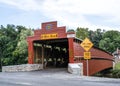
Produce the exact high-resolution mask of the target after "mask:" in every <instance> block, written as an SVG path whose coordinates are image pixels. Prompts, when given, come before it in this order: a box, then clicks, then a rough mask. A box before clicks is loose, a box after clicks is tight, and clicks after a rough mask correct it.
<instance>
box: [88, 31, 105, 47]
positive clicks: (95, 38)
mask: <svg viewBox="0 0 120 86" xmlns="http://www.w3.org/2000/svg"><path fill="white" fill-rule="evenodd" d="M103 33H104V31H102V30H101V29H97V30H96V31H92V30H90V31H89V38H90V40H91V41H92V42H93V43H94V46H96V47H99V42H100V40H101V39H102V35H103Z"/></svg>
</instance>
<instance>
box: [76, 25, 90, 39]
mask: <svg viewBox="0 0 120 86" xmlns="http://www.w3.org/2000/svg"><path fill="white" fill-rule="evenodd" d="M76 37H77V38H79V39H82V40H84V39H85V38H86V37H88V28H79V27H78V28H77V30H76Z"/></svg>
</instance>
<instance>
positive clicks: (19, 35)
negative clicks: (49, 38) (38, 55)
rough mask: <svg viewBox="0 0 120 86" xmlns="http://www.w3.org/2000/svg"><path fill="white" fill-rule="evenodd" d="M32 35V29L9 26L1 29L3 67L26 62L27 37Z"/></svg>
mask: <svg viewBox="0 0 120 86" xmlns="http://www.w3.org/2000/svg"><path fill="white" fill-rule="evenodd" d="M31 33H32V30H31V29H27V28H25V27H23V26H15V25H9V24H8V25H7V26H6V27H4V26H2V25H1V27H0V58H2V65H14V64H22V63H25V62H26V57H27V42H26V37H27V36H30V35H31Z"/></svg>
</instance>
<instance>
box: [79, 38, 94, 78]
mask: <svg viewBox="0 0 120 86" xmlns="http://www.w3.org/2000/svg"><path fill="white" fill-rule="evenodd" d="M80 45H81V47H82V48H83V49H84V50H85V51H87V52H84V59H86V68H87V76H89V61H88V60H89V59H91V52H88V51H89V50H90V49H91V48H92V46H93V43H92V42H91V41H90V40H89V39H88V38H85V39H84V40H83V42H82V43H81V44H80Z"/></svg>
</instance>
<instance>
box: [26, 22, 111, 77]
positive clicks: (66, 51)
mask: <svg viewBox="0 0 120 86" xmlns="http://www.w3.org/2000/svg"><path fill="white" fill-rule="evenodd" d="M27 42H28V63H29V64H43V65H46V67H67V66H68V63H80V62H81V63H83V74H84V75H86V74H87V72H86V60H84V59H83V52H84V50H83V48H82V47H81V46H80V44H81V42H82V40H80V39H78V38H76V37H75V33H74V32H66V27H65V26H62V27H58V26H57V21H53V22H45V23H42V25H41V29H38V30H34V36H30V37H28V38H27ZM90 52H91V55H92V56H91V59H90V60H89V61H88V62H89V65H88V66H89V75H93V74H95V73H97V72H99V71H102V70H105V69H108V68H112V66H113V56H112V55H111V54H109V53H107V52H105V51H103V50H101V49H99V48H96V47H92V48H91V49H90ZM46 62H47V64H46Z"/></svg>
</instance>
